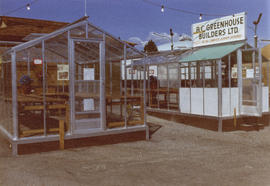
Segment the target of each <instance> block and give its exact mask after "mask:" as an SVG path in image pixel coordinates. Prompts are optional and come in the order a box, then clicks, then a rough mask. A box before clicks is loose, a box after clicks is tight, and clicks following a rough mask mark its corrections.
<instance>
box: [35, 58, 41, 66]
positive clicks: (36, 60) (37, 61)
mask: <svg viewBox="0 0 270 186" xmlns="http://www.w3.org/2000/svg"><path fill="white" fill-rule="evenodd" d="M34 64H35V65H42V59H34Z"/></svg>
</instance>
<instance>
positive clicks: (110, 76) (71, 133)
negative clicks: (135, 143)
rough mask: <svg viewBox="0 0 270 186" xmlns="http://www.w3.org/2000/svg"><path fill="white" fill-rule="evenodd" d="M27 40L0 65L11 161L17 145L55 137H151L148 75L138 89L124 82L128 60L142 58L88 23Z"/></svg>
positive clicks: (0, 99)
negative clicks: (140, 134)
mask: <svg viewBox="0 0 270 186" xmlns="http://www.w3.org/2000/svg"><path fill="white" fill-rule="evenodd" d="M29 38H30V39H31V40H30V41H28V42H26V43H22V44H19V45H16V46H14V47H12V48H11V49H10V50H9V51H8V52H6V53H5V54H4V55H3V56H2V59H3V61H2V63H1V66H0V73H1V79H0V103H1V107H0V129H1V132H2V133H4V134H5V136H7V137H8V139H9V141H10V142H11V144H12V151H13V154H15V155H16V154H17V153H18V152H17V145H18V144H26V143H37V142H46V141H58V140H59V137H60V140H62V143H63V142H64V140H66V139H75V138H84V137H91V136H103V135H109V134H120V133H131V132H136V131H142V132H145V135H146V138H148V127H147V125H146V122H145V121H146V115H145V109H144V108H145V99H144V98H145V97H144V95H145V89H144V87H145V86H144V85H145V81H146V80H145V78H144V77H145V76H144V77H143V78H141V79H140V80H139V82H136V85H135V84H134V85H130V84H128V83H130V82H128V81H127V79H125V77H124V78H122V77H121V76H122V75H121V74H122V73H121V71H122V70H123V69H122V67H123V66H125V65H126V63H127V61H130V59H134V58H143V57H144V55H143V54H142V53H141V52H140V51H138V50H136V49H135V48H133V47H131V46H130V45H128V44H127V43H126V42H123V41H121V40H119V39H116V38H115V37H113V36H111V35H110V34H108V33H107V32H105V31H103V30H102V29H100V28H98V27H96V26H94V25H92V24H90V23H89V22H88V20H87V18H82V19H80V20H78V21H76V22H74V23H72V24H70V25H67V26H66V27H64V28H62V29H59V30H57V31H54V32H52V33H50V34H46V35H43V36H41V37H40V36H39V37H38V38H36V36H35V35H34V34H33V35H30V36H29ZM142 70H143V69H142ZM138 85H140V86H138ZM128 86H135V87H136V86H137V89H139V90H138V91H136V92H132V93H131V92H130V91H127V87H128ZM63 123H64V124H63Z"/></svg>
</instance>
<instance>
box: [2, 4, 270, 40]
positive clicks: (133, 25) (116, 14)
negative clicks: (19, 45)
mask: <svg viewBox="0 0 270 186" xmlns="http://www.w3.org/2000/svg"><path fill="white" fill-rule="evenodd" d="M149 1H152V2H155V3H157V4H164V6H165V7H166V6H167V7H172V8H176V9H184V10H188V11H192V12H197V13H198V15H190V14H185V13H181V12H177V11H172V10H168V9H166V8H165V12H164V13H161V11H160V7H157V6H153V5H151V4H149V3H146V2H145V1H143V0H87V14H88V15H89V16H90V19H89V21H90V22H92V23H94V24H95V25H97V26H99V27H101V28H103V29H104V30H106V31H108V32H109V33H111V34H113V35H114V36H117V37H121V39H124V40H130V38H134V37H136V38H138V39H140V40H141V41H147V40H149V39H152V35H151V32H157V33H161V34H165V33H169V29H170V28H172V29H173V31H174V32H175V33H178V34H179V35H181V34H187V35H190V34H191V33H190V32H191V24H193V23H196V22H200V20H199V14H200V13H202V14H203V13H207V14H218V15H231V14H235V13H239V12H247V20H248V26H249V27H252V28H254V25H253V23H252V22H253V21H255V20H257V17H258V15H259V13H260V12H262V13H263V16H262V19H261V22H260V24H259V26H258V35H259V37H260V38H263V39H270V29H269V27H270V20H269V12H270V10H269V9H270V1H269V0H149ZM31 2H32V0H0V14H1V15H3V14H5V13H6V12H9V11H11V10H14V9H16V8H18V7H21V6H24V5H26V4H27V3H31ZM83 15H84V0H37V1H36V2H35V3H34V4H33V5H32V6H31V10H30V11H27V10H26V9H25V8H23V9H21V10H19V11H16V12H14V13H12V14H8V15H7V16H16V17H25V18H36V19H47V20H55V21H66V22H72V21H75V20H76V19H78V18H80V17H82V16H83ZM213 18H216V17H206V16H203V19H202V21H205V20H209V19H213ZM253 33H254V32H253V30H252V29H251V28H248V29H247V34H248V41H249V43H251V44H252V43H253Z"/></svg>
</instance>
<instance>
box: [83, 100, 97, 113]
mask: <svg viewBox="0 0 270 186" xmlns="http://www.w3.org/2000/svg"><path fill="white" fill-rule="evenodd" d="M83 110H84V111H90V110H95V106H94V99H92V98H90V99H83Z"/></svg>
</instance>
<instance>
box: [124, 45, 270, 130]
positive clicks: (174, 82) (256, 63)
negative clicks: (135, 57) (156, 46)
mask: <svg viewBox="0 0 270 186" xmlns="http://www.w3.org/2000/svg"><path fill="white" fill-rule="evenodd" d="M144 65H146V71H147V74H148V77H147V79H149V81H147V84H146V86H147V89H146V92H147V103H146V104H147V112H155V113H160V114H164V113H166V114H171V115H180V116H181V115H182V116H191V117H199V118H200V117H201V118H212V119H214V118H216V119H217V123H218V125H217V129H218V130H219V131H222V129H223V125H222V120H226V119H232V118H236V117H237V118H239V117H245V116H254V117H261V116H262V115H264V114H269V62H268V61H265V60H264V61H263V60H262V56H261V49H260V48H252V47H250V45H248V44H247V42H246V41H240V42H233V43H224V44H219V45H215V46H205V47H196V48H192V49H187V50H182V52H180V53H178V54H175V53H171V54H168V53H161V54H157V55H153V56H149V57H147V58H144V59H141V60H139V61H136V62H135V63H134V64H132V66H129V68H135V69H136V68H137V69H139V68H143V66H144ZM151 71H153V72H155V73H151ZM197 121H199V120H197Z"/></svg>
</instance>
